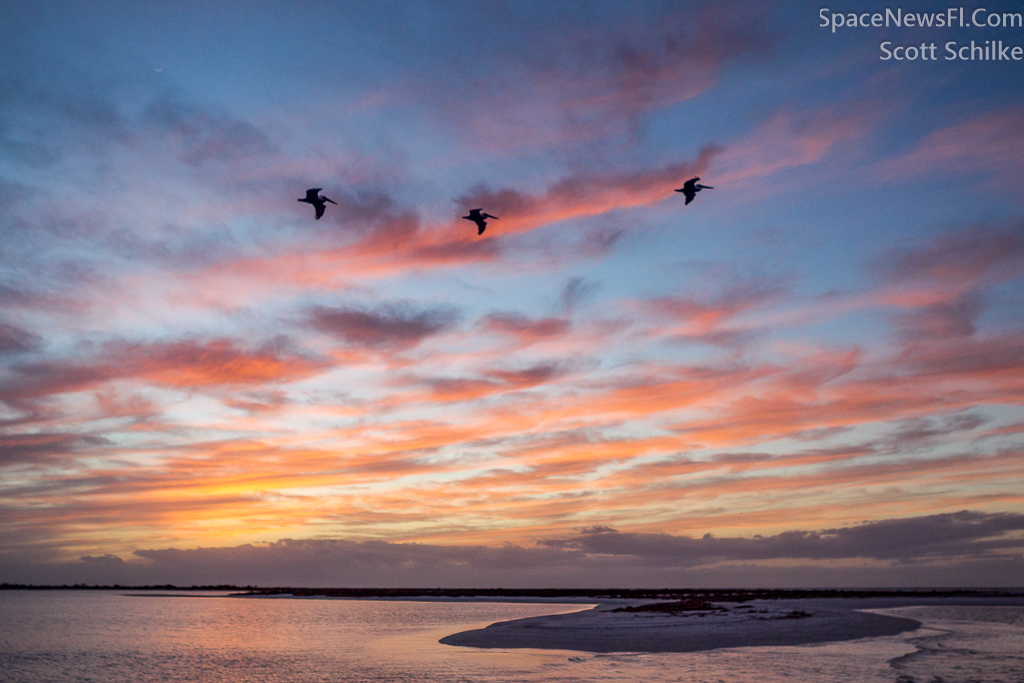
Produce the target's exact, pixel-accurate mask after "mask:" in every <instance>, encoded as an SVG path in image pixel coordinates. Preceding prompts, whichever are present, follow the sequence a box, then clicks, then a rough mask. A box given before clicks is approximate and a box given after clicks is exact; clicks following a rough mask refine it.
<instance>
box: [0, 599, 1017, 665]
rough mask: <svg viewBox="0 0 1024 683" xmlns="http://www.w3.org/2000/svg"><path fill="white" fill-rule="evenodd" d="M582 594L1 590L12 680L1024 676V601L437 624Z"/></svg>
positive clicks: (536, 610) (486, 618)
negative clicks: (712, 618) (494, 636)
mask: <svg viewBox="0 0 1024 683" xmlns="http://www.w3.org/2000/svg"><path fill="white" fill-rule="evenodd" d="M579 608H580V607H579V606H577V605H551V604H545V605H530V604H499V603H450V602H448V603H443V602H442V603H437V602H386V601H347V600H291V599H268V600H254V599H236V598H213V597H126V596H121V595H118V594H116V593H100V592H85V591H67V592H64V591H52V592H20V591H3V592H0V681H4V682H8V681H10V682H11V683H29V682H31V683H37V682H42V681H45V682H47V683H65V682H70V681H76V682H79V681H96V682H98V683H117V682H120V681H124V682H126V683H127V682H132V683H135V682H139V683H145V682H149V681H166V682H178V681H210V682H221V681H223V682H228V681H230V682H231V683H249V682H250V681H251V682H253V683H255V682H257V681H259V682H266V683H276V682H279V681H295V682H296V683H298V682H302V683H318V682H328V681H330V682H335V681H337V682H341V681H373V682H380V681H403V682H412V681H417V682H420V681H443V682H473V683H491V682H494V683H497V682H506V681H507V682H513V681H515V682H520V681H522V682H538V683H540V682H555V681H649V682H662V681H686V682H693V683H696V682H705V681H706V682H718V681H724V682H728V683H743V682H750V683H754V682H755V681H756V683H775V682H779V683H781V682H783V681H785V683H805V682H806V683H810V682H813V683H821V682H822V681H850V682H851V683H852V682H856V683H865V682H868V683H870V682H871V681H886V682H891V683H918V682H920V683H938V682H939V681H941V682H942V683H966V682H967V681H984V682H985V683H998V682H1001V681H1005V682H1006V683H1020V682H1021V681H1024V660H1022V658H1021V655H1020V652H1021V651H1022V649H1024V609H1022V608H1000V607H995V608H993V607H924V608H901V609H897V610H886V612H887V613H893V614H900V615H904V616H910V617H911V618H915V619H918V620H921V621H923V622H925V624H926V625H927V626H928V628H926V629H922V630H919V631H916V632H912V633H909V634H903V635H901V636H893V637H888V638H873V639H865V640H860V641H852V642H848V643H836V644H827V645H815V646H801V647H765V648H736V649H731V650H716V651H712V652H701V653H690V654H663V655H650V654H633V655H629V654H626V655H588V654H582V653H577V652H564V651H537V650H508V651H495V650H474V649H471V648H455V647H448V646H445V645H440V644H438V643H437V640H438V638H440V637H441V636H443V635H447V634H449V633H454V632H456V631H461V630H465V629H467V628H475V627H479V626H482V625H484V624H487V623H491V622H494V621H500V620H505V619H515V618H520V617H526V616H535V615H539V614H551V613H556V612H566V611H573V610H576V609H579Z"/></svg>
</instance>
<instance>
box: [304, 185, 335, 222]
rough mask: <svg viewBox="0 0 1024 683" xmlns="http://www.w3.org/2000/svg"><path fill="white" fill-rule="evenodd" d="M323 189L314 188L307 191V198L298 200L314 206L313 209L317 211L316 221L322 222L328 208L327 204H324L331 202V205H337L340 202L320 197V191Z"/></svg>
mask: <svg viewBox="0 0 1024 683" xmlns="http://www.w3.org/2000/svg"><path fill="white" fill-rule="evenodd" d="M322 189H323V188H322V187H312V188H310V189H308V190H306V196H305V197H303V198H302V199H300V200H298V201H300V202H306V203H307V204H312V205H313V208H315V209H316V219H317V220H320V217H321V216H323V215H324V209H326V208H327V204H324V202H331V204H335V205H337V203H338V202H336V201H333V200H331V199H328V198H327V197H322V196H320V190H322Z"/></svg>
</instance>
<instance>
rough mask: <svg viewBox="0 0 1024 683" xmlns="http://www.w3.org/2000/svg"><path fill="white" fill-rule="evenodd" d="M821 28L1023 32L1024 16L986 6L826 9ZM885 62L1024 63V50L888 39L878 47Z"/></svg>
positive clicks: (992, 43)
mask: <svg viewBox="0 0 1024 683" xmlns="http://www.w3.org/2000/svg"><path fill="white" fill-rule="evenodd" d="M818 18H819V19H820V23H819V24H818V26H819V27H820V28H828V29H830V30H831V32H832V33H836V32H838V31H846V30H850V29H865V28H883V27H885V28H912V29H929V28H937V29H947V30H948V29H972V30H978V29H1022V28H1024V13H1022V12H998V11H990V10H989V9H987V8H984V7H978V8H975V9H971V10H965V9H964V8H963V7H948V8H947V9H946V11H945V12H904V11H903V8H901V7H897V8H896V9H895V10H894V9H892V8H890V7H886V8H885V10H884V11H878V12H833V11H832V10H830V9H829V8H827V7H823V8H822V9H821V10H820V11H819V12H818ZM878 47H879V59H880V60H882V61H890V60H891V61H897V62H902V61H908V62H913V61H924V62H927V61H941V60H944V61H954V60H955V61H972V62H974V61H980V62H992V61H996V62H1002V61H1013V62H1019V61H1022V60H1024V47H1022V46H1021V45H1017V44H1014V43H1012V42H1011V43H1007V42H1004V41H1003V40H1002V39H999V38H992V39H989V40H974V39H972V40H970V41H957V40H946V41H939V42H935V41H928V40H925V41H922V42H920V43H916V42H915V43H912V44H902V43H899V42H895V41H891V40H887V41H884V42H882V43H881V44H880V45H879V46H878Z"/></svg>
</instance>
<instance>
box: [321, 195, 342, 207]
mask: <svg viewBox="0 0 1024 683" xmlns="http://www.w3.org/2000/svg"><path fill="white" fill-rule="evenodd" d="M321 199H323V200H324V201H325V202H330V203H331V204H334V205H335V206H337V205H338V202H336V201H334V200H333V199H328V198H327V197H321Z"/></svg>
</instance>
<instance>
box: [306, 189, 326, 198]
mask: <svg viewBox="0 0 1024 683" xmlns="http://www.w3.org/2000/svg"><path fill="white" fill-rule="evenodd" d="M322 189H324V188H322V187H311V188H309V189H308V190H306V199H307V200H310V199H316V198H317V195H318V194H319V193H320V190H322Z"/></svg>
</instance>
